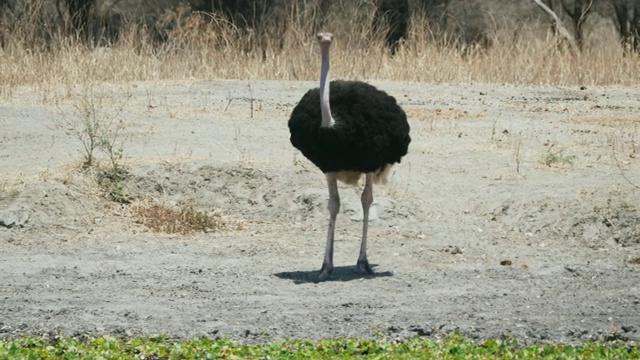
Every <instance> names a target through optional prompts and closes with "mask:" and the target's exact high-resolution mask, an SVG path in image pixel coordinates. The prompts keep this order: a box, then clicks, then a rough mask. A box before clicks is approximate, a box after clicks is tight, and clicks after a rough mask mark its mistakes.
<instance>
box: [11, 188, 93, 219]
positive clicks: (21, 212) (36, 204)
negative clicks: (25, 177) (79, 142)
mask: <svg viewBox="0 0 640 360" xmlns="http://www.w3.org/2000/svg"><path fill="white" fill-rule="evenodd" d="M92 207H93V205H90V202H88V201H86V196H85V195H83V194H80V193H78V192H75V191H74V190H72V189H70V188H69V187H67V186H66V185H64V184H62V183H60V182H38V183H33V184H29V185H27V186H26V187H25V188H24V189H22V190H19V191H18V190H13V191H9V192H4V193H0V208H4V209H3V210H0V228H9V229H11V228H14V229H19V228H27V229H30V230H44V229H47V230H50V229H52V228H68V229H72V228H75V227H76V226H79V225H80V224H81V223H85V222H86V221H87V220H88V218H87V217H88V215H89V214H90V213H92V212H91V211H89V208H92Z"/></svg>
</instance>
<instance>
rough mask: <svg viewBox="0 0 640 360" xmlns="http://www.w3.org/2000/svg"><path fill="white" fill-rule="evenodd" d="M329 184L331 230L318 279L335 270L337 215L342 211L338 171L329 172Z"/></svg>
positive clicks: (327, 276)
mask: <svg viewBox="0 0 640 360" xmlns="http://www.w3.org/2000/svg"><path fill="white" fill-rule="evenodd" d="M325 175H326V177H327V185H328V187H329V206H328V207H329V230H328V231H327V247H326V249H325V251H324V261H323V262H322V269H321V270H320V276H319V277H318V280H320V281H324V280H327V279H328V278H329V274H331V270H333V236H334V234H335V231H336V217H337V216H338V211H340V195H339V194H338V177H337V176H336V173H327V174H325Z"/></svg>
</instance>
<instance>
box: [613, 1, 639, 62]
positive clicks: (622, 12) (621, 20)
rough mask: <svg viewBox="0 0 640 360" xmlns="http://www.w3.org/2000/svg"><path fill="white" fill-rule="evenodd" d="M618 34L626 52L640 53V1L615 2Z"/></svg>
mask: <svg viewBox="0 0 640 360" xmlns="http://www.w3.org/2000/svg"><path fill="white" fill-rule="evenodd" d="M613 7H614V10H615V14H616V19H617V20H618V33H619V35H620V42H621V43H622V46H623V48H624V50H625V52H629V51H634V52H639V51H640V0H613Z"/></svg>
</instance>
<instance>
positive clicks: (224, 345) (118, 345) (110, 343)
mask: <svg viewBox="0 0 640 360" xmlns="http://www.w3.org/2000/svg"><path fill="white" fill-rule="evenodd" d="M639 357H640V346H639V345H638V344H637V343H633V342H620V341H614V342H611V343H601V342H586V343H584V344H582V345H563V344H556V345H554V344H534V345H529V346H526V347H525V346H521V345H519V344H518V343H517V342H516V341H515V340H513V339H510V338H502V339H489V340H485V341H480V342H476V341H473V340H469V339H466V338H464V337H463V336H461V335H460V334H458V333H455V334H452V335H450V336H449V337H447V338H444V339H441V340H434V339H428V338H419V337H414V338H411V339H408V340H406V341H389V340H385V339H370V340H358V339H332V340H323V341H318V342H315V341H306V340H285V341H281V342H277V343H271V344H260V345H243V344H238V343H236V342H233V341H231V340H229V339H226V338H225V339H220V340H212V339H207V338H205V339H197V340H196V339H193V340H184V341H171V340H170V339H169V338H167V337H148V338H132V339H120V338H116V337H112V336H100V337H90V338H88V339H85V340H79V339H75V338H70V337H54V338H53V339H45V338H40V339H38V338H32V337H21V338H18V339H15V340H8V341H6V340H0V358H3V359H5V358H6V359H9V358H10V359H227V358H228V359H335V358H341V359H342V358H344V359H487V360H488V359H567V360H568V359H637V358H639Z"/></svg>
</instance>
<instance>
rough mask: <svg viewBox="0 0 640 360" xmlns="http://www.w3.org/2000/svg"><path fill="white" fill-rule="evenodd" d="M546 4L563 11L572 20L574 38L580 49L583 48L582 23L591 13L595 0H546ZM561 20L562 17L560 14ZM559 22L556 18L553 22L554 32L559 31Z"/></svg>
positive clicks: (550, 7) (555, 11)
mask: <svg viewBox="0 0 640 360" xmlns="http://www.w3.org/2000/svg"><path fill="white" fill-rule="evenodd" d="M543 2H544V4H545V5H547V6H548V7H549V9H551V10H552V11H554V13H557V11H562V12H563V13H564V14H566V15H567V16H568V17H569V19H570V20H571V25H572V28H573V39H574V40H575V45H576V47H577V49H578V50H582V48H583V47H584V35H583V31H582V25H584V22H585V21H586V20H587V18H588V17H589V14H591V10H592V8H593V2H594V0H544V1H543ZM558 19H559V20H560V17H559V16H558ZM558 24H559V23H558V22H556V21H555V20H554V21H553V22H552V24H551V29H552V31H553V32H554V33H558V31H559V29H558V28H557V26H558Z"/></svg>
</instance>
